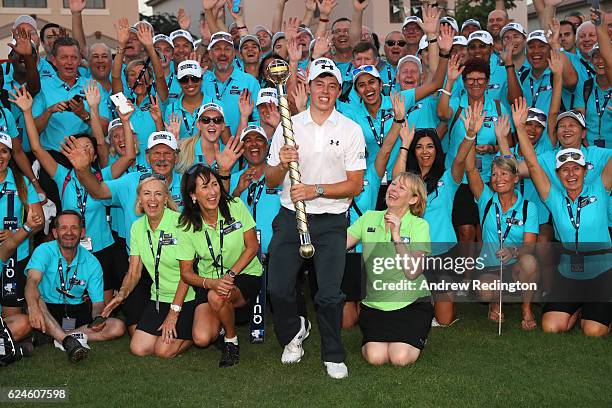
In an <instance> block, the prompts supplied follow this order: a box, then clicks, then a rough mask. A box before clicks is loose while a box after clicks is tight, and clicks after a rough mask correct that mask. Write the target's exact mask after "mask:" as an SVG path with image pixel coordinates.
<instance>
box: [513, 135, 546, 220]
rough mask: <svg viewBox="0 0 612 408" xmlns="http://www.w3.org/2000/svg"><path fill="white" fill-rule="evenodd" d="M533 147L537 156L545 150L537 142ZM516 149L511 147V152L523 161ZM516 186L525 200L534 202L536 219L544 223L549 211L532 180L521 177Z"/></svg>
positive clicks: (516, 147)
mask: <svg viewBox="0 0 612 408" xmlns="http://www.w3.org/2000/svg"><path fill="white" fill-rule="evenodd" d="M545 136H547V135H545V134H542V137H545ZM538 142H539V141H538ZM534 147H535V149H534V150H535V152H536V155H537V156H539V155H541V154H542V153H544V152H545V151H547V150H542V149H541V148H539V147H538V143H536V145H535V146H534ZM518 150H519V149H518V145H516V146H514V147H513V148H512V153H513V154H514V157H515V158H516V160H518V161H519V162H522V161H525V158H524V157H523V156H522V155H520V154H519V152H518ZM516 188H517V189H518V190H519V192H520V193H521V195H522V196H523V198H524V199H525V200H528V201H530V202H532V203H534V204H535V206H536V208H537V209H538V221H539V222H540V224H546V223H547V222H548V219H549V218H550V211H548V208H547V207H546V205H544V203H543V202H542V199H541V198H540V194H539V193H538V190H537V189H536V187H535V184H533V181H531V179H530V178H521V179H520V180H519V182H518V184H517V186H516Z"/></svg>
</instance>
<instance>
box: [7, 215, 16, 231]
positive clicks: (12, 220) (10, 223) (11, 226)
mask: <svg viewBox="0 0 612 408" xmlns="http://www.w3.org/2000/svg"><path fill="white" fill-rule="evenodd" d="M17 225H18V224H17V217H4V229H5V230H12V231H14V230H16V229H17Z"/></svg>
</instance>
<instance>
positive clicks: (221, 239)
mask: <svg viewBox="0 0 612 408" xmlns="http://www.w3.org/2000/svg"><path fill="white" fill-rule="evenodd" d="M181 193H182V195H183V197H184V201H185V206H184V208H183V212H182V213H181V217H180V224H179V225H180V227H181V236H180V242H179V250H178V256H177V258H178V259H179V261H180V265H181V277H182V279H183V281H184V282H186V283H188V284H189V285H191V286H193V287H195V288H197V289H196V309H195V313H194V320H193V341H194V343H195V344H196V345H198V346H202V347H203V346H207V345H209V344H211V343H212V342H214V341H215V339H216V338H217V337H218V336H219V331H220V329H221V328H223V330H225V339H224V342H223V353H222V356H221V360H220V361H219V367H229V366H232V365H235V364H237V363H238V361H239V347H238V337H237V335H236V330H235V326H234V309H235V308H237V307H242V306H245V305H247V304H249V302H251V301H253V300H255V298H256V297H257V294H258V293H259V289H260V279H261V274H262V267H261V263H259V260H258V259H257V257H256V255H257V251H258V250H259V244H258V242H257V234H256V232H255V221H254V220H253V217H252V216H251V213H250V212H249V209H248V208H247V207H246V205H244V203H243V202H242V201H240V200H239V199H236V198H232V197H230V195H229V194H228V192H227V191H226V189H225V187H224V186H223V184H222V182H221V179H220V178H219V175H218V174H217V173H216V172H215V171H214V170H212V169H211V168H210V167H208V166H205V165H203V164H194V165H193V166H192V167H191V168H189V169H188V170H187V171H186V172H185V174H184V175H183V179H182V180H181ZM196 260H197V266H195V265H196V262H195V261H196ZM194 270H195V271H196V272H194Z"/></svg>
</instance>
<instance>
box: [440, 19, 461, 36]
mask: <svg viewBox="0 0 612 408" xmlns="http://www.w3.org/2000/svg"><path fill="white" fill-rule="evenodd" d="M442 23H446V24H448V25H450V26H451V27H452V29H453V30H455V32H457V31H459V24H457V20H455V19H454V18H452V17H451V16H446V17H442V18H441V19H440V24H442Z"/></svg>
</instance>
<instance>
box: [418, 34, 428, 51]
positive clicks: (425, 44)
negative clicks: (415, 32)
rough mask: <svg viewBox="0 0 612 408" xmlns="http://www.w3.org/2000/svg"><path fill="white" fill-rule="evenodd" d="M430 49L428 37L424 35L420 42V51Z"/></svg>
mask: <svg viewBox="0 0 612 408" xmlns="http://www.w3.org/2000/svg"><path fill="white" fill-rule="evenodd" d="M427 47H429V42H428V41H427V36H426V35H423V36H422V37H421V39H420V40H419V51H421V50H424V49H426V48H427Z"/></svg>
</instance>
